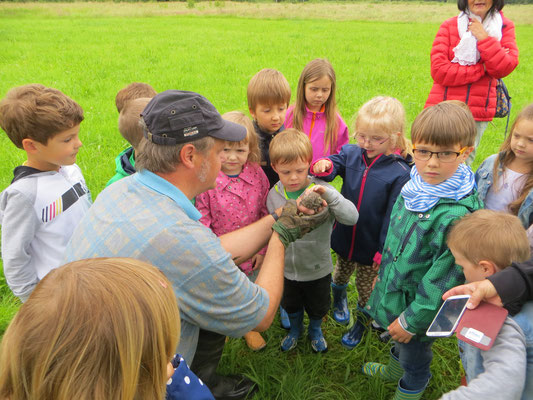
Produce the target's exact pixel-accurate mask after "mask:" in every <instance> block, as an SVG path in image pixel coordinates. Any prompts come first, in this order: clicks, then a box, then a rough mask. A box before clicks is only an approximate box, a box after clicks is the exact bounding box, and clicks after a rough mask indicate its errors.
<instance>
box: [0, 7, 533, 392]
mask: <svg viewBox="0 0 533 400" xmlns="http://www.w3.org/2000/svg"><path fill="white" fill-rule="evenodd" d="M504 12H505V15H506V16H507V17H509V18H511V19H512V20H513V21H514V22H515V24H516V36H517V42H518V47H519V49H520V65H519V66H518V68H517V69H516V70H515V71H514V72H513V73H512V74H511V75H510V76H509V77H508V78H506V79H505V82H506V84H507V87H508V88H509V91H510V93H511V96H512V102H513V107H512V115H511V119H512V118H513V117H514V116H515V115H516V114H517V113H518V111H519V110H520V109H521V108H522V107H523V106H525V105H526V104H529V103H530V102H532V101H533V95H532V93H533V80H532V79H531V76H533V55H532V54H533V26H532V24H533V5H510V6H506V7H505V9H504ZM456 14H457V9H456V6H455V4H450V3H417V2H410V3H402V2H394V3H391V2H355V3H344V2H343V3H314V2H311V3H297V4H292V3H279V4H276V3H229V2H227V3H226V2H221V1H214V2H211V1H210V2H203V3H194V2H189V3H166V2H165V3H151V2H150V3H135V4H133V3H68V4H67V3H49V4H46V3H0V48H1V49H2V52H1V54H0V96H1V97H3V96H4V95H5V93H6V92H7V91H8V90H9V89H10V88H11V87H13V86H18V85H22V84H27V83H42V84H44V85H47V86H52V87H55V88H57V89H60V90H62V91H63V92H64V93H66V94H68V95H69V96H71V97H72V98H74V99H75V100H77V101H78V102H79V103H80V105H81V106H82V107H83V109H84V111H85V121H84V122H83V123H82V127H81V133H80V136H81V140H82V141H83V143H84V147H83V148H82V149H81V151H80V153H79V154H78V164H79V165H80V167H81V168H82V171H83V173H84V175H85V178H86V181H87V184H88V186H89V188H90V189H91V191H92V195H93V199H94V198H96V196H97V195H98V193H99V192H100V191H101V190H102V189H103V188H104V185H105V183H106V182H107V180H108V179H109V178H110V177H111V176H112V175H113V174H114V168H115V166H114V165H115V164H114V158H115V156H116V155H117V154H118V153H119V152H120V151H121V150H122V149H124V148H125V147H126V146H127V144H126V143H125V141H124V140H123V139H122V137H121V136H120V134H119V133H118V130H117V117H118V114H117V111H116V108H115V104H114V98H115V95H116V93H117V91H118V90H120V89H121V88H123V87H124V86H126V85H127V84H129V83H131V82H135V81H139V82H147V83H150V84H151V85H152V86H153V87H154V88H155V89H156V90H157V91H163V90H166V89H184V90H191V91H196V92H199V93H201V94H203V95H205V96H206V97H207V98H208V99H209V100H211V101H212V103H213V104H214V105H215V106H216V107H217V109H218V110H219V111H220V112H221V113H222V112H226V111H231V110H242V111H247V105H246V85H247V83H248V81H249V79H250V78H251V77H252V76H253V75H254V74H255V73H256V72H257V71H258V70H260V69H261V68H267V67H268V68H276V69H278V70H280V71H281V72H283V73H284V74H285V76H286V77H287V79H288V80H289V82H290V84H291V87H292V89H293V99H294V98H295V95H296V86H297V82H298V77H299V74H300V72H301V70H302V68H303V67H304V65H305V64H306V63H307V62H308V61H310V60H311V59H314V58H318V57H325V58H328V59H329V60H330V61H331V63H332V64H333V66H334V68H335V71H336V74H337V93H336V96H337V100H338V107H339V110H340V113H341V114H342V116H343V117H344V119H345V121H346V122H347V123H349V125H351V123H352V121H353V116H354V114H355V112H356V111H357V109H358V107H360V106H361V105H362V104H363V103H364V102H365V101H367V100H369V99H370V98H371V97H373V96H376V95H390V96H394V97H396V98H398V99H399V100H400V101H401V102H402V103H403V104H404V106H405V108H406V111H407V119H408V121H407V122H408V125H410V123H411V122H412V121H413V119H414V118H415V116H416V115H417V114H418V112H420V110H421V109H422V108H423V105H424V102H425V100H426V97H427V94H428V92H429V89H430V88H431V84H432V80H431V76H430V72H429V71H430V60H429V52H430V49H431V44H432V42H433V39H434V37H435V34H436V32H437V29H438V27H439V25H440V23H441V22H442V21H444V20H445V19H446V18H449V17H452V16H454V15H456ZM504 128H505V120H504V119H496V120H495V121H494V122H493V123H491V124H489V127H488V129H487V130H486V132H485V135H484V137H483V140H482V143H481V146H480V148H479V150H478V154H477V159H476V163H475V167H477V165H479V163H480V162H481V161H482V160H483V159H484V158H486V157H487V156H489V155H490V154H493V153H495V152H496V151H497V150H498V147H499V145H500V144H501V142H502V140H503V131H504ZM23 161H24V153H23V151H21V150H18V149H16V148H15V147H14V146H13V144H12V143H11V142H10V141H9V140H8V138H7V137H6V135H5V134H1V135H0V190H1V189H3V188H5V187H7V186H8V185H9V182H10V181H11V179H12V170H13V168H14V167H15V166H17V165H20V164H21V163H22V162H23ZM352 291H353V289H352ZM351 296H352V298H351V301H350V303H351V306H355V304H356V294H355V293H352V294H351ZM18 307H19V303H18V302H17V300H15V299H14V298H13V297H12V295H11V293H10V291H9V289H8V288H7V287H6V285H5V281H4V280H3V276H2V275H0V333H1V332H3V331H4V330H5V327H6V326H7V324H8V323H9V320H10V319H11V318H12V316H13V315H14V313H15V312H16V310H17V309H18ZM324 331H325V335H326V339H327V340H328V343H329V347H330V350H329V352H328V353H326V354H322V355H315V354H313V353H312V351H311V346H310V344H309V342H308V341H307V340H302V341H301V343H299V345H298V347H297V349H296V350H295V351H292V352H290V353H288V354H285V353H281V351H280V350H279V342H280V340H281V339H282V337H283V336H284V334H285V331H283V330H282V329H281V328H279V324H278V323H277V322H276V323H275V324H274V325H273V326H272V328H271V329H270V330H269V331H268V332H266V333H265V337H266V338H267V341H268V346H267V348H266V349H265V350H264V351H262V352H260V353H257V354H256V353H252V352H251V351H249V350H248V348H247V347H246V345H245V343H244V340H237V339H230V340H229V342H228V345H227V346H226V349H225V353H224V356H223V359H222V362H221V371H222V372H226V373H235V372H244V373H246V374H247V375H248V376H250V377H251V378H252V379H254V380H256V381H257V382H258V383H259V384H260V387H261V391H260V393H259V395H257V396H256V398H257V399H327V400H330V399H386V398H389V397H390V396H391V394H392V393H393V390H394V388H395V385H393V384H387V385H385V386H383V385H382V383H381V382H378V381H377V380H372V379H368V378H366V377H365V376H363V375H362V374H361V373H360V368H361V364H362V363H363V361H371V360H383V361H385V360H386V359H387V357H388V347H387V345H385V344H382V343H381V342H379V341H378V340H377V336H376V335H370V336H369V337H368V338H367V340H365V341H364V342H363V343H362V344H361V345H360V346H359V347H357V348H356V349H355V350H354V351H351V352H348V351H345V350H344V349H342V347H341V346H340V336H341V335H342V334H343V332H344V331H345V328H344V327H341V326H339V325H337V324H335V323H334V322H333V320H332V319H329V320H328V321H327V322H326V323H325V324H324ZM434 354H435V356H434V362H433V364H432V373H433V379H432V381H431V383H430V386H429V388H428V390H427V391H426V394H425V396H424V398H427V399H437V398H439V397H440V395H441V394H442V393H444V392H446V391H449V390H451V389H453V388H455V387H457V385H458V384H459V380H460V375H461V369H460V361H459V358H458V355H457V349H456V346H455V341H454V339H446V340H439V341H437V342H436V344H435V346H434Z"/></svg>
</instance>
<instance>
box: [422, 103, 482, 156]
mask: <svg viewBox="0 0 533 400" xmlns="http://www.w3.org/2000/svg"><path fill="white" fill-rule="evenodd" d="M475 137H476V121H475V120H474V118H473V117H472V113H470V112H469V111H466V110H465V109H464V108H463V107H461V106H460V105H457V104H453V103H449V102H443V103H438V104H435V105H434V106H431V107H428V108H426V109H424V110H422V112H421V113H420V114H418V116H417V117H416V118H415V120H414V122H413V125H412V126H411V142H413V144H414V145H416V144H418V143H427V144H433V145H435V146H455V145H456V144H459V145H461V146H462V147H464V146H473V145H474V139H475Z"/></svg>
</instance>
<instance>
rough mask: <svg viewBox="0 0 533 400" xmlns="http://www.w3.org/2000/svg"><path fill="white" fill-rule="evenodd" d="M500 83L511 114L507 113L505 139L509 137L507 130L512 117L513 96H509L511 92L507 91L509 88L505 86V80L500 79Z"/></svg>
mask: <svg viewBox="0 0 533 400" xmlns="http://www.w3.org/2000/svg"><path fill="white" fill-rule="evenodd" d="M498 83H499V84H500V85H501V86H502V89H503V94H504V95H505V98H506V99H507V102H508V103H509V112H508V113H507V122H506V123H505V132H504V134H503V137H504V138H506V137H507V129H508V128H509V118H510V117H511V107H512V103H511V96H509V90H507V86H505V83H504V82H503V79H498Z"/></svg>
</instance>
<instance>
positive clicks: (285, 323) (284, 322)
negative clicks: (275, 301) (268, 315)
mask: <svg viewBox="0 0 533 400" xmlns="http://www.w3.org/2000/svg"><path fill="white" fill-rule="evenodd" d="M279 323H280V325H281V327H282V328H283V329H287V330H289V329H291V321H290V320H289V314H287V311H285V309H284V308H283V307H282V306H279Z"/></svg>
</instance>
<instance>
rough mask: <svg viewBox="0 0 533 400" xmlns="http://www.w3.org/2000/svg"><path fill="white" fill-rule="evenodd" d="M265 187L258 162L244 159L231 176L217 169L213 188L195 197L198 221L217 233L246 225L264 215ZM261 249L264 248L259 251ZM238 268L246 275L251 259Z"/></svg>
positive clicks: (264, 180) (248, 272) (265, 181)
mask: <svg viewBox="0 0 533 400" xmlns="http://www.w3.org/2000/svg"><path fill="white" fill-rule="evenodd" d="M269 189H270V184H269V182H268V179H267V177H266V175H265V173H264V172H263V170H262V169H261V167H260V166H259V165H258V164H254V163H248V162H247V163H246V164H244V167H243V169H242V172H241V173H240V174H239V176H237V177H235V178H230V177H229V176H227V175H226V174H225V173H223V172H222V171H220V172H219V173H218V177H217V186H216V188H215V189H211V190H208V191H207V192H204V193H201V194H199V195H198V196H196V208H197V209H198V210H199V211H200V213H202V218H200V222H201V223H202V224H204V225H205V226H207V227H208V228H210V229H211V230H212V231H213V233H214V234H215V235H217V236H221V235H224V234H225V233H228V232H232V231H234V230H236V229H239V228H242V227H244V226H247V225H250V224H251V223H253V222H255V221H257V220H259V219H261V218H262V217H264V216H265V215H267V214H268V210H267V208H266V197H267V195H268V190H269ZM265 251H266V248H264V249H262V250H261V251H260V252H259V254H265ZM239 268H240V269H241V270H243V271H244V273H246V274H247V275H250V274H251V273H252V262H251V261H250V260H248V261H246V262H244V263H242V264H241V265H239Z"/></svg>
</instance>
